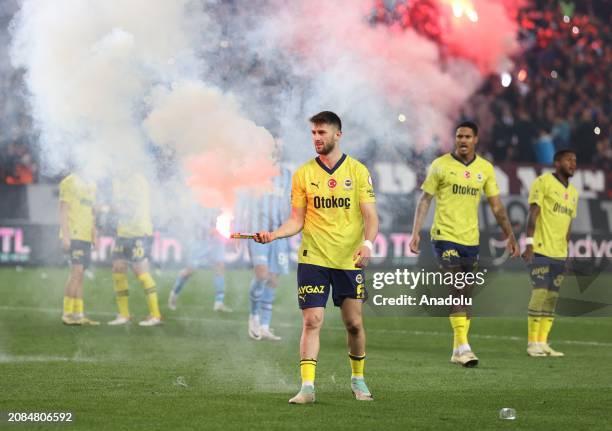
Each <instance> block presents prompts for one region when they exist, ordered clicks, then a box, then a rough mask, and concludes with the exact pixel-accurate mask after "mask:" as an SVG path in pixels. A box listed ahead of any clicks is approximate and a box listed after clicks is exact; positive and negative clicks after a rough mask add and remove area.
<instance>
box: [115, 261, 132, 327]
mask: <svg viewBox="0 0 612 431" xmlns="http://www.w3.org/2000/svg"><path fill="white" fill-rule="evenodd" d="M113 283H114V289H115V294H116V299H117V308H118V309H119V314H120V315H121V316H123V317H130V309H129V306H128V295H129V294H130V293H129V290H128V288H129V286H128V280H127V275H126V274H124V273H122V272H114V273H113Z"/></svg>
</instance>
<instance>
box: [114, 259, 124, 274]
mask: <svg viewBox="0 0 612 431" xmlns="http://www.w3.org/2000/svg"><path fill="white" fill-rule="evenodd" d="M112 271H113V272H126V271H127V264H126V263H125V262H123V261H114V262H113V269H112Z"/></svg>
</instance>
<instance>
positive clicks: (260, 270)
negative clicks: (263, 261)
mask: <svg viewBox="0 0 612 431" xmlns="http://www.w3.org/2000/svg"><path fill="white" fill-rule="evenodd" d="M255 278H256V279H257V281H266V280H267V279H268V267H267V266H266V265H256V266H255Z"/></svg>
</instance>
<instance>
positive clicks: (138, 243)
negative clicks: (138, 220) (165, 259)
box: [112, 236, 153, 263]
mask: <svg viewBox="0 0 612 431" xmlns="http://www.w3.org/2000/svg"><path fill="white" fill-rule="evenodd" d="M152 245H153V237H152V236H139V237H135V238H124V237H121V236H119V237H116V238H115V246H114V247H113V252H112V256H113V260H127V261H130V262H132V263H137V262H142V261H144V260H145V259H148V258H149V256H150V254H151V247H152Z"/></svg>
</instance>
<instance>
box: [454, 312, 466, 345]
mask: <svg viewBox="0 0 612 431" xmlns="http://www.w3.org/2000/svg"><path fill="white" fill-rule="evenodd" d="M449 320H450V324H451V326H452V327H453V335H454V340H455V341H454V342H455V343H456V344H457V347H456V348H457V349H458V348H459V347H460V346H462V345H466V344H468V338H467V328H468V323H467V321H468V319H467V317H465V314H463V315H461V314H454V315H451V316H450V317H449Z"/></svg>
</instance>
